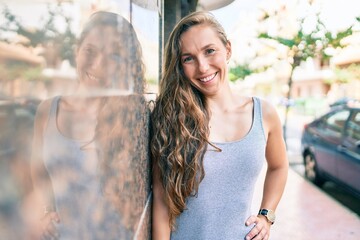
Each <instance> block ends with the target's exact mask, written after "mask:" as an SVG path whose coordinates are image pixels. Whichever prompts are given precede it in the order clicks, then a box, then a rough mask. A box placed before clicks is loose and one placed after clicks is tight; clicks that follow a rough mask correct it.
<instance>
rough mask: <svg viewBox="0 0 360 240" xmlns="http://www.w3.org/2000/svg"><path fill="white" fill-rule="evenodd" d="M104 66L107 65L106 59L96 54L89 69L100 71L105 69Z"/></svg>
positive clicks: (101, 54)
mask: <svg viewBox="0 0 360 240" xmlns="http://www.w3.org/2000/svg"><path fill="white" fill-rule="evenodd" d="M106 65H107V58H106V56H105V54H103V53H99V54H97V55H96V56H95V57H94V58H93V60H92V61H91V67H92V68H93V69H96V70H102V69H104V68H105V67H106Z"/></svg>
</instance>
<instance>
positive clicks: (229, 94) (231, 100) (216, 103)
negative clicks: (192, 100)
mask: <svg viewBox="0 0 360 240" xmlns="http://www.w3.org/2000/svg"><path fill="white" fill-rule="evenodd" d="M206 103H207V106H208V108H209V109H210V110H211V112H218V111H227V110H229V109H232V108H233V106H234V105H235V104H236V101H235V96H234V93H233V91H232V90H231V88H230V85H229V84H224V85H223V87H222V88H221V89H220V90H219V91H218V93H217V94H215V95H213V96H208V97H206Z"/></svg>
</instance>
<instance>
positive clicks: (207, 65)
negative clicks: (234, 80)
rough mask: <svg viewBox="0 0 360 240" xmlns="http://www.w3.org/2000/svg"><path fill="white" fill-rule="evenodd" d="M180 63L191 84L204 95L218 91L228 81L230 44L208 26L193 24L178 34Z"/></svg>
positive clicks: (210, 94)
mask: <svg viewBox="0 0 360 240" xmlns="http://www.w3.org/2000/svg"><path fill="white" fill-rule="evenodd" d="M180 42H181V60H180V61H181V66H182V68H183V71H184V74H185V76H186V77H187V79H188V80H189V81H190V82H191V84H192V85H193V86H194V87H195V88H197V89H198V90H199V91H200V92H202V93H203V94H204V95H205V96H212V95H215V94H217V93H218V91H219V89H221V87H222V86H223V85H224V84H226V81H227V75H228V74H227V60H228V59H229V57H230V55H231V46H230V43H229V42H227V43H226V44H224V43H223V42H222V41H221V40H220V38H219V35H218V33H217V32H216V31H215V30H214V29H213V28H212V27H210V26H209V25H206V24H199V25H195V26H192V27H191V28H190V29H188V30H187V31H186V32H184V33H183V34H182V35H181V37H180Z"/></svg>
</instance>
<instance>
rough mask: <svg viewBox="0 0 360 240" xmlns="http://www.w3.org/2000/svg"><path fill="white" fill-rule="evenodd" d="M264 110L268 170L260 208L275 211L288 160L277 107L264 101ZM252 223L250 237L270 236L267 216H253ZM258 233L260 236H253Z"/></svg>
mask: <svg viewBox="0 0 360 240" xmlns="http://www.w3.org/2000/svg"><path fill="white" fill-rule="evenodd" d="M262 112H263V117H264V118H263V120H264V129H265V135H266V136H267V142H266V150H265V157H266V161H267V172H266V176H265V182H264V189H263V198H262V202H261V206H260V209H263V208H265V209H269V210H272V211H275V210H276V208H277V205H278V203H279V201H280V199H281V196H282V194H283V192H284V188H285V183H286V179H287V173H288V160H287V155H286V146H285V142H284V138H283V131H282V125H281V122H280V119H279V116H278V114H277V112H276V110H275V108H274V107H273V106H272V105H270V104H269V103H267V102H265V101H262ZM251 223H256V226H255V227H254V229H253V230H252V231H251V232H250V233H249V235H248V237H249V239H255V240H257V239H268V238H269V234H270V233H269V229H270V226H271V223H269V222H268V221H267V219H266V217H265V216H262V215H258V216H252V217H250V218H249V219H248V221H247V225H250V224H251ZM257 234H258V236H257V237H255V238H253V237H254V236H255V235H257Z"/></svg>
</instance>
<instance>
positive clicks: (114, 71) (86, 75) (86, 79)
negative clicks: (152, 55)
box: [76, 26, 127, 89]
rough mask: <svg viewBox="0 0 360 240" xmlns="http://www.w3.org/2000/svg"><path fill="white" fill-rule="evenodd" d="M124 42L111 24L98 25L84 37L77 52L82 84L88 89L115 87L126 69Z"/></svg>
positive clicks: (78, 69) (78, 70)
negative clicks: (121, 73)
mask: <svg viewBox="0 0 360 240" xmlns="http://www.w3.org/2000/svg"><path fill="white" fill-rule="evenodd" d="M124 52H125V48H124V44H123V43H122V42H121V37H120V34H119V33H118V32H117V31H116V30H115V28H114V27H111V26H96V27H94V28H93V29H92V30H90V31H89V33H88V34H87V35H86V37H85V38H84V40H83V42H82V43H81V45H80V47H79V48H78V50H77V54H76V64H77V72H78V77H79V79H80V84H82V85H83V86H85V87H86V88H88V89H96V88H97V89H98V88H110V87H115V86H114V85H115V82H117V81H119V79H118V78H119V76H120V74H119V73H120V72H121V71H122V70H124V69H126V66H124V65H125V64H126V62H127V61H126V57H125V54H124Z"/></svg>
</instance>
